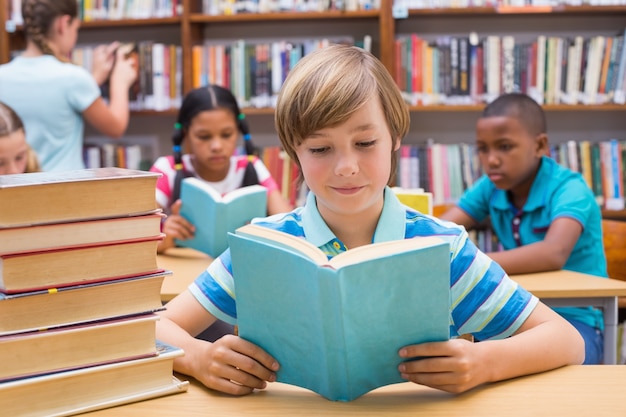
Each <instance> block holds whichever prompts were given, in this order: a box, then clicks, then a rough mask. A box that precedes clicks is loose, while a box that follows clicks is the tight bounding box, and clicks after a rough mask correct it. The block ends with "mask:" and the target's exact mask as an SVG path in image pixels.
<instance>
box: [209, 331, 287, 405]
mask: <svg viewBox="0 0 626 417" xmlns="http://www.w3.org/2000/svg"><path fill="white" fill-rule="evenodd" d="M211 351H212V352H211V356H212V358H213V361H212V362H211V363H210V364H209V369H210V370H209V372H210V374H212V375H215V376H219V377H220V378H221V379H222V381H220V382H217V381H216V383H217V384H218V385H219V387H215V388H216V389H219V390H220V391H223V392H228V393H231V394H235V395H237V394H239V395H241V394H245V393H246V389H245V388H242V387H248V389H250V388H256V389H263V388H265V386H266V381H269V382H273V381H275V380H276V374H275V373H274V372H273V371H274V370H276V369H278V363H277V362H276V361H275V360H274V359H273V358H272V357H271V356H270V355H268V354H267V353H266V352H265V351H264V350H263V349H261V348H259V347H258V346H256V345H254V344H252V343H250V342H248V341H246V340H244V339H241V338H239V337H237V336H233V335H226V336H224V337H222V338H220V339H218V340H217V341H215V342H214V343H213V346H212V348H211ZM232 383H234V384H235V385H240V386H241V387H237V386H231V384H232Z"/></svg>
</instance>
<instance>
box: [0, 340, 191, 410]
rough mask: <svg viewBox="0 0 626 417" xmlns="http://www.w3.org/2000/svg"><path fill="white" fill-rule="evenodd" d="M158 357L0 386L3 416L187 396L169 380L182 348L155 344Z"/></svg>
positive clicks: (181, 384)
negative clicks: (176, 395) (179, 394)
mask: <svg viewBox="0 0 626 417" xmlns="http://www.w3.org/2000/svg"><path fill="white" fill-rule="evenodd" d="M157 351H158V352H159V354H158V355H155V356H152V357H149V358H144V359H136V360H130V361H122V362H115V363H111V364H106V365H99V366H92V367H88V368H82V369H76V370H72V371H66V372H56V373H53V374H49V375H44V376H37V377H33V378H25V379H19V380H15V381H10V382H3V383H0V408H1V409H2V412H3V414H5V415H7V416H18V415H19V416H26V415H28V416H40V415H41V416H43V415H45V416H69V415H74V414H80V413H86V412H88V411H94V410H100V409H103V408H108V407H114V406H117V405H121V404H128V403H132V402H136V401H142V400H147V399H150V398H156V397H162V396H164V395H170V394H175V393H181V392H185V391H187V389H188V386H189V382H187V381H180V380H178V379H177V378H176V377H174V376H173V364H174V359H175V358H177V357H179V356H182V355H183V354H184V352H183V350H182V349H179V348H176V347H173V346H170V345H166V344H164V343H162V342H157Z"/></svg>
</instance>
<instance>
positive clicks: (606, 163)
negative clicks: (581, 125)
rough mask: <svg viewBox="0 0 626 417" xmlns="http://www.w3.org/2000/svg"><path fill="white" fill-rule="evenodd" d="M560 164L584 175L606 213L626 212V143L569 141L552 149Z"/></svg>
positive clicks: (613, 140)
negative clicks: (625, 194) (625, 201)
mask: <svg viewBox="0 0 626 417" xmlns="http://www.w3.org/2000/svg"><path fill="white" fill-rule="evenodd" d="M550 155H551V156H552V158H553V159H555V160H556V161H557V162H558V163H559V164H561V165H563V166H566V167H568V168H570V169H571V170H573V171H576V172H580V173H581V174H582V176H583V178H585V181H586V182H587V184H588V185H589V187H590V188H591V189H592V190H593V193H594V194H595V196H596V200H597V201H598V204H600V206H601V207H602V208H604V209H606V210H623V209H624V187H625V186H626V165H625V164H624V163H625V161H626V141H625V140H616V139H612V140H608V141H602V142H590V141H580V142H577V141H568V142H565V143H561V144H558V145H555V146H552V147H551V150H550Z"/></svg>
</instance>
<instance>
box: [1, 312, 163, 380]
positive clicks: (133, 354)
mask: <svg viewBox="0 0 626 417" xmlns="http://www.w3.org/2000/svg"><path fill="white" fill-rule="evenodd" d="M157 319H158V316H157V315H156V314H154V313H150V314H144V315H138V316H132V317H126V318H122V319H113V320H106V321H99V322H93V323H87V324H81V325H76V326H69V327H62V328H58V329H51V330H43V331H37V332H31V333H22V334H15V335H6V336H0V357H1V358H2V367H0V383H1V382H2V381H6V380H11V379H19V378H24V377H32V376H35V375H44V374H49V373H53V372H60V371H66V370H70V369H77V368H84V367H88V366H95V365H103V364H106V363H112V362H119V361H122V360H131V359H139V358H145V357H149V356H154V355H156V354H157V352H156V345H155V340H156V320H157Z"/></svg>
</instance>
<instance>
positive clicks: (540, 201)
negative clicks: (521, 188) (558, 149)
mask: <svg viewBox="0 0 626 417" xmlns="http://www.w3.org/2000/svg"><path fill="white" fill-rule="evenodd" d="M555 164H556V162H555V161H554V160H552V159H550V158H548V157H547V156H542V157H541V165H540V166H539V171H537V175H536V176H535V180H534V181H533V185H532V186H531V187H530V193H529V196H528V200H527V201H526V204H524V207H523V209H522V210H523V211H534V210H537V209H538V208H541V207H543V206H545V198H544V195H545V193H546V191H547V184H550V181H551V177H552V172H553V171H554V165H555ZM491 204H492V205H493V207H494V208H496V209H498V210H509V209H510V208H511V202H510V201H509V198H508V193H507V191H506V190H500V189H497V188H496V189H495V190H494V193H493V197H492V199H491Z"/></svg>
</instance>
